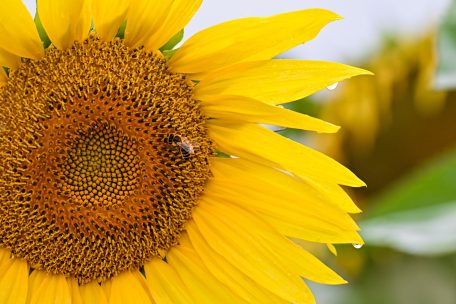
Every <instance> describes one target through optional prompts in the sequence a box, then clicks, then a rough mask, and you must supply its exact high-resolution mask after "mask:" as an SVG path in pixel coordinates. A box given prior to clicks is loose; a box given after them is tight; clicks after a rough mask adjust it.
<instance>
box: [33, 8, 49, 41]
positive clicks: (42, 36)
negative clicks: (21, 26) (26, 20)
mask: <svg viewBox="0 0 456 304" xmlns="http://www.w3.org/2000/svg"><path fill="white" fill-rule="evenodd" d="M35 26H36V29H37V30H38V35H39V36H40V39H41V41H42V42H43V46H44V48H45V49H47V48H48V47H49V46H50V45H51V40H50V39H49V37H48V35H47V33H46V31H45V30H44V27H43V24H41V20H40V17H39V16H38V12H37V13H36V15H35Z"/></svg>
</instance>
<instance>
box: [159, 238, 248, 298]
mask: <svg viewBox="0 0 456 304" xmlns="http://www.w3.org/2000/svg"><path fill="white" fill-rule="evenodd" d="M167 260H168V263H169V265H170V266H171V267H172V268H174V270H175V271H176V273H177V274H178V275H179V277H180V278H181V280H182V282H183V283H184V284H185V286H186V287H187V289H188V290H189V292H190V294H191V295H192V298H193V301H194V302H195V303H198V304H213V303H220V304H223V303H227V304H229V303H245V301H243V300H242V299H241V298H239V297H237V296H236V295H235V294H233V293H232V292H231V291H230V290H229V289H227V288H226V287H225V285H223V283H222V282H219V281H217V280H216V279H215V278H214V277H213V276H212V275H211V274H210V273H209V271H208V270H207V269H206V268H205V267H204V265H203V263H202V261H201V260H200V259H199V258H198V256H197V255H196V253H195V252H194V251H193V250H191V249H190V248H189V247H188V246H176V247H173V248H172V249H171V250H170V251H169V253H168V255H167Z"/></svg>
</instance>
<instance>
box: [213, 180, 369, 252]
mask: <svg viewBox="0 0 456 304" xmlns="http://www.w3.org/2000/svg"><path fill="white" fill-rule="evenodd" d="M216 179H217V178H216ZM241 182H243V183H244V184H243V185H239V184H237V183H233V182H228V183H227V182H225V180H222V181H212V182H211V183H210V184H209V185H208V186H207V196H208V198H210V199H214V200H218V201H220V202H222V203H224V204H227V205H236V206H239V207H242V208H244V209H247V210H250V211H251V212H253V213H255V214H257V215H258V216H260V217H261V218H262V219H263V220H265V221H266V222H268V223H269V224H270V225H271V226H273V227H274V228H276V230H277V231H279V232H280V233H282V234H283V235H286V236H288V237H294V238H299V239H303V240H307V241H312V242H318V243H327V242H332V243H358V242H361V243H362V239H361V237H360V236H359V235H358V233H357V231H358V230H359V228H358V227H357V226H356V224H355V222H354V221H353V219H351V218H350V217H349V216H348V215H347V214H345V213H343V212H341V211H340V210H337V209H334V208H331V207H328V206H327V205H325V204H323V203H322V202H321V201H319V200H318V198H315V197H312V196H311V195H308V193H306V192H301V193H299V194H295V193H292V192H281V193H280V192H277V191H280V190H281V189H280V188H278V187H274V186H270V184H263V183H261V184H260V183H258V186H256V187H253V184H252V183H249V181H248V179H247V178H242V177H241V176H239V183H241ZM245 185H249V186H248V187H246V186H245ZM261 187H263V188H261ZM266 187H268V188H266ZM252 197H255V199H252ZM313 203H315V204H313Z"/></svg>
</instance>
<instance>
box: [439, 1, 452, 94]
mask: <svg viewBox="0 0 456 304" xmlns="http://www.w3.org/2000/svg"><path fill="white" fill-rule="evenodd" d="M438 50H439V51H438V52H439V65H438V68H437V73H436V77H435V87H436V88H437V89H452V88H456V1H453V4H452V5H451V7H450V8H449V10H448V13H447V16H446V18H445V19H444V20H443V22H442V24H441V28H440V32H439V35H438Z"/></svg>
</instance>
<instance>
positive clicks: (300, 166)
mask: <svg viewBox="0 0 456 304" xmlns="http://www.w3.org/2000/svg"><path fill="white" fill-rule="evenodd" d="M209 131H210V134H211V138H212V139H213V140H214V141H215V143H216V144H217V145H218V147H219V149H220V150H221V151H223V152H226V153H228V154H230V155H235V156H239V157H243V158H247V159H251V160H254V161H259V162H262V163H265V164H270V165H273V166H279V167H280V168H282V169H284V170H287V171H289V172H291V173H293V174H295V175H296V176H299V177H300V178H303V179H305V180H306V179H309V178H310V179H315V180H317V181H325V182H327V183H335V184H340V185H347V186H353V187H357V186H364V185H365V184H364V183H363V182H362V181H361V180H360V179H359V178H358V177H356V175H355V174H353V173H352V172H351V171H350V170H348V169H347V168H345V167H344V166H342V165H341V164H339V163H338V162H336V161H335V160H333V159H332V158H330V157H328V156H326V155H324V154H323V153H320V152H318V151H315V150H312V149H310V148H308V147H306V146H305V145H302V144H299V143H297V142H294V141H292V140H290V139H288V138H285V137H283V136H280V135H278V134H276V133H274V132H272V131H270V130H267V129H266V128H263V127H261V126H259V125H254V124H234V123H233V124H229V125H228V124H227V123H224V124H223V126H222V125H218V124H217V122H216V121H214V120H211V121H209Z"/></svg>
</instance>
